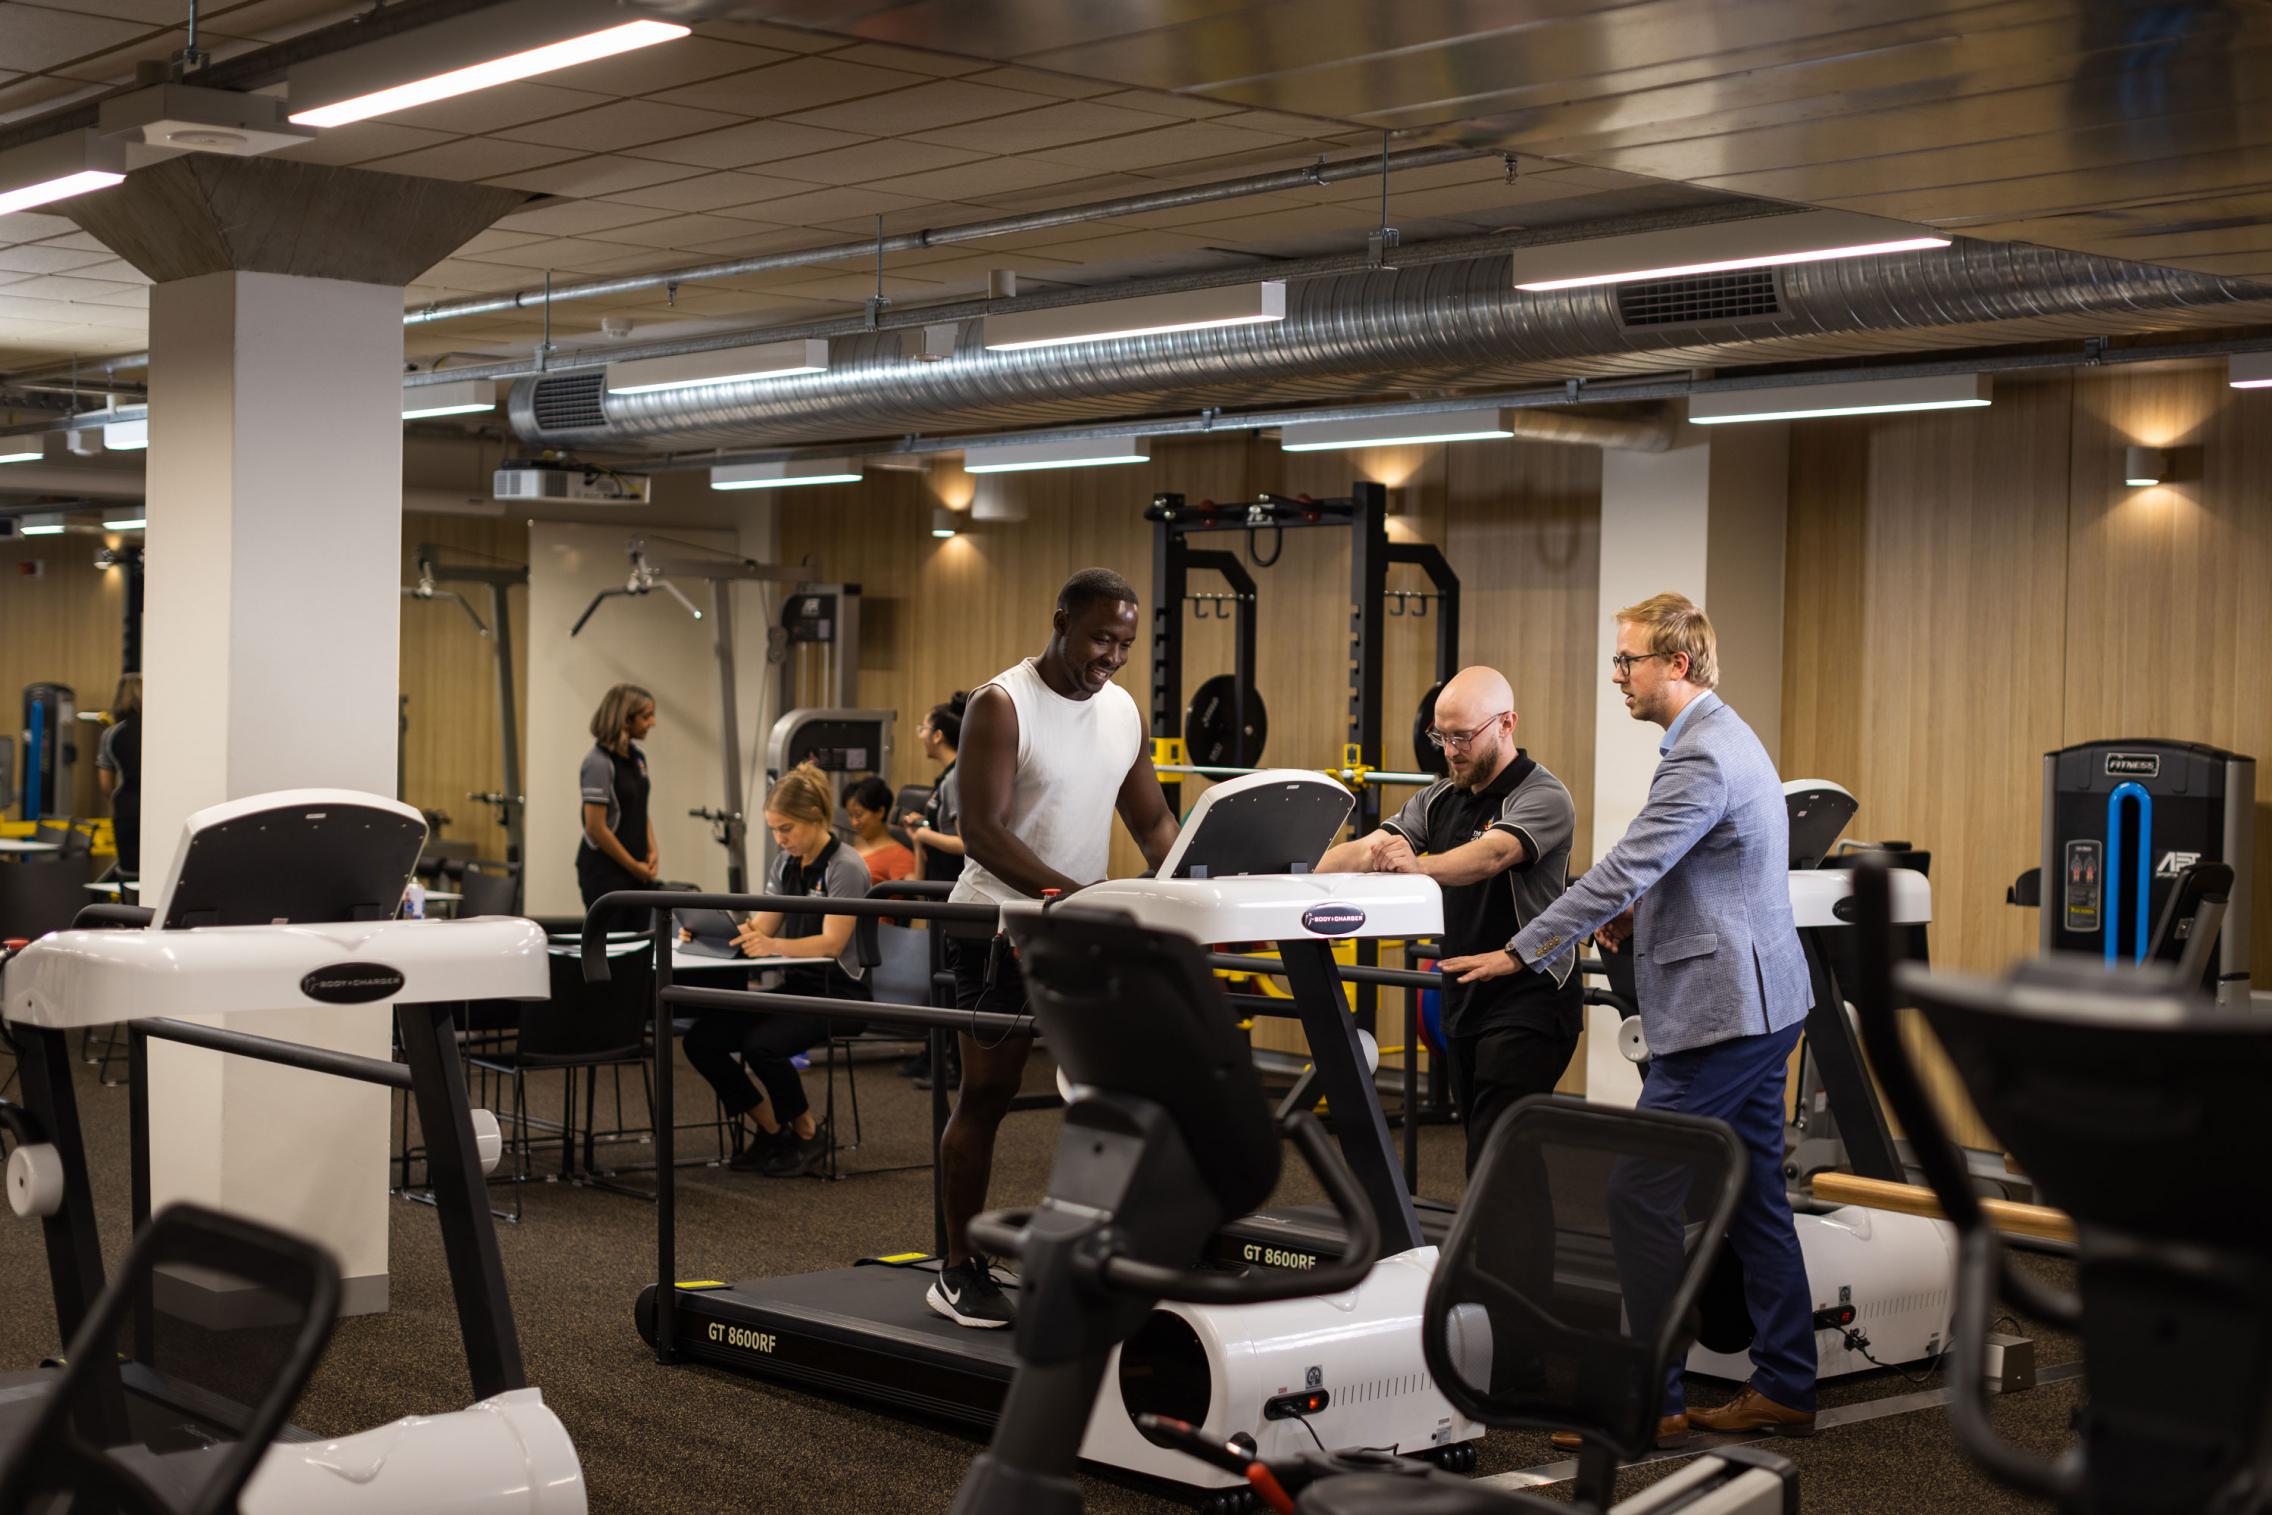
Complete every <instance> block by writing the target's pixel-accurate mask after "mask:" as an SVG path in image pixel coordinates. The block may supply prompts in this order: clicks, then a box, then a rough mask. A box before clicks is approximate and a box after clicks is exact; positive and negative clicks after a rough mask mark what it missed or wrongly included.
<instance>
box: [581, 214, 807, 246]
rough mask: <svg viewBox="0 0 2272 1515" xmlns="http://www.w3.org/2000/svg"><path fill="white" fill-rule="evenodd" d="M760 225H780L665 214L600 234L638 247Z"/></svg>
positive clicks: (693, 242)
mask: <svg viewBox="0 0 2272 1515" xmlns="http://www.w3.org/2000/svg"><path fill="white" fill-rule="evenodd" d="M761 229H767V230H772V229H779V228H768V227H766V226H765V225H764V223H761V222H755V221H729V220H727V219H726V218H725V217H723V216H666V217H664V218H662V219H661V220H656V221H649V222H646V223H645V224H643V225H634V226H615V227H610V228H608V229H607V230H606V231H604V232H601V233H598V234H597V235H598V236H599V237H600V238H601V239H603V240H605V241H608V242H627V243H631V244H633V245H635V246H638V247H677V248H688V247H696V246H699V245H701V244H702V243H704V242H715V241H717V240H719V239H720V238H723V237H731V236H735V235H737V234H740V233H747V232H750V231H753V230H761Z"/></svg>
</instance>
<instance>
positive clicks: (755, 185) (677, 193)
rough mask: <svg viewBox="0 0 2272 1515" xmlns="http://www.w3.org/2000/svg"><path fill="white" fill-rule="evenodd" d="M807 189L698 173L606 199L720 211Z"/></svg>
mask: <svg viewBox="0 0 2272 1515" xmlns="http://www.w3.org/2000/svg"><path fill="white" fill-rule="evenodd" d="M673 166H683V165H673ZM810 188H811V186H810V185H806V184H800V183H798V182H797V181H796V180H794V179H775V178H771V177H769V176H767V175H765V174H737V173H722V174H702V173H698V174H696V175H695V176H694V177H693V178H691V179H679V180H676V181H675V182H672V183H669V184H653V185H649V186H647V187H645V188H643V189H627V190H619V191H614V192H611V193H610V194H609V195H608V199H610V200H612V201H614V202H615V203H617V204H619V205H639V206H646V207H649V208H651V209H655V210H669V211H680V212H685V211H699V210H722V209H724V208H726V207H728V206H734V205H747V204H749V203H751V202H752V201H754V200H763V199H766V198H768V197H779V196H782V195H794V194H800V193H802V192H804V191H806V190H808V189H810Z"/></svg>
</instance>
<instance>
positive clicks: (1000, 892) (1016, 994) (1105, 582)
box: [928, 568, 1176, 1329]
mask: <svg viewBox="0 0 2272 1515" xmlns="http://www.w3.org/2000/svg"><path fill="white" fill-rule="evenodd" d="M1138 626H1139V622H1138V620H1137V616H1136V591H1135V590H1134V589H1132V588H1130V587H1129V584H1128V581H1127V580H1126V579H1124V578H1122V577H1121V576H1120V575H1119V574H1117V573H1113V572H1111V571H1110V570H1108V569H1103V568H1084V569H1082V570H1081V571H1080V572H1079V573H1077V574H1075V575H1073V577H1071V578H1070V579H1067V580H1066V581H1065V587H1064V588H1063V589H1061V590H1059V591H1058V592H1057V613H1056V615H1055V617H1054V618H1053V619H1052V621H1051V631H1050V637H1049V645H1048V646H1047V647H1045V648H1043V649H1042V652H1041V655H1040V656H1039V657H1032V658H1027V659H1026V660H1025V661H1023V662H1021V663H1019V664H1018V665H1017V666H1016V667H1015V668H1012V669H1010V670H1009V671H1008V672H1006V673H1004V674H1002V675H1001V676H1000V677H999V678H996V679H994V680H993V681H991V682H990V683H988V684H986V685H984V686H982V687H981V688H980V689H978V690H977V691H976V692H975V693H973V694H972V695H971V698H970V705H969V708H968V709H967V710H966V711H965V712H964V715H963V726H962V750H961V757H960V759H959V760H958V764H957V767H956V770H955V771H956V773H957V774H958V775H959V776H960V778H961V783H962V837H963V846H964V849H965V853H964V859H963V869H962V876H961V878H959V879H958V880H956V882H955V888H954V894H953V896H952V898H954V899H955V900H956V901H958V902H962V903H987V902H992V903H1001V902H1003V901H1006V900H1018V899H1034V898H1038V897H1040V895H1041V893H1042V892H1043V891H1044V890H1048V889H1057V890H1062V891H1064V892H1066V893H1068V894H1070V893H1071V892H1073V891H1074V890H1076V889H1079V888H1082V887H1084V886H1086V885H1089V884H1093V883H1095V882H1097V881H1098V880H1099V879H1101V878H1103V877H1104V876H1105V863H1106V858H1107V856H1108V854H1109V853H1110V851H1111V847H1112V817H1113V813H1114V812H1115V811H1118V812H1119V814H1120V818H1121V820H1122V821H1123V822H1125V823H1126V824H1127V827H1128V830H1129V834H1130V835H1131V836H1133V837H1134V838H1135V839H1136V843H1137V845H1138V846H1140V847H1142V848H1143V849H1144V856H1145V858H1146V859H1147V860H1148V861H1149V862H1150V863H1151V865H1152V866H1153V867H1155V868H1157V867H1158V866H1159V865H1160V863H1161V862H1162V861H1163V860H1164V859H1165V858H1166V857H1167V855H1168V850H1169V849H1170V848H1171V847H1173V846H1174V845H1175V836H1176V820H1175V813H1174V812H1173V811H1171V810H1170V809H1169V808H1168V800H1167V795H1166V794H1164V793H1163V792H1162V791H1161V789H1160V779H1159V775H1158V774H1156V773H1154V772H1153V771H1152V754H1151V744H1150V743H1149V742H1148V741H1146V740H1145V734H1144V718H1143V716H1142V715H1141V714H1140V713H1139V712H1138V711H1137V709H1136V702H1135V701H1134V700H1133V699H1130V698H1129V696H1128V691H1127V690H1125V689H1122V688H1121V687H1120V686H1119V685H1117V684H1115V683H1114V682H1113V681H1112V680H1113V676H1114V675H1115V674H1117V673H1119V672H1120V670H1121V668H1122V667H1123V666H1124V665H1125V664H1126V663H1127V662H1128V658H1129V654H1130V653H1131V652H1132V651H1133V650H1134V649H1135V646H1136V639H1137V635H1138ZM946 954H947V966H948V967H949V968H950V969H952V970H953V972H954V978H955V1004H956V1006H957V1007H958V1008H960V1009H964V1010H990V1011H1000V1012H1002V1013H1005V1014H1011V1015H1016V1014H1022V1013H1024V1011H1025V1008H1026V1003H1025V1000H1026V995H1025V980H1024V978H1023V976H1022V975H1021V974H1020V973H1019V971H1018V964H1017V959H1016V958H1014V957H1012V956H1011V955H1010V951H1009V947H1008V944H1007V943H1006V942H1003V941H1002V940H1001V939H1000V938H999V937H997V938H995V939H994V940H993V941H992V942H991V943H990V942H988V941H986V940H984V939H982V938H969V937H953V936H950V937H949V938H948V939H947V944H946ZM961 1041H962V1087H961V1090H960V1092H959V1093H958V1094H957V1095H956V1098H955V1110H954V1115H953V1116H952V1118H950V1119H949V1120H948V1122H947V1130H946V1135H945V1137H944V1139H943V1140H942V1143H941V1146H940V1151H939V1168H940V1189H941V1192H942V1194H943V1196H944V1203H945V1207H946V1212H947V1266H946V1268H945V1269H944V1270H943V1271H942V1272H941V1273H940V1274H939V1278H938V1281H937V1282H936V1283H934V1284H933V1285H932V1286H931V1291H930V1294H929V1296H928V1299H929V1302H930V1306H931V1308H932V1309H934V1310H936V1311H938V1312H939V1313H940V1314H941V1315H944V1316H946V1317H947V1318H948V1319H949V1320H951V1321H953V1322H955V1323H956V1324H957V1325H963V1326H974V1327H979V1328H982V1329H983V1328H990V1327H991V1328H999V1327H1002V1326H1006V1325H1009V1324H1010V1323H1011V1321H1012V1320H1013V1319H1014V1318H1015V1312H1014V1309H1013V1307H1012V1306H1011V1303H1010V1301H1009V1299H1008V1297H1007V1296H1006V1295H1004V1294H1003V1292H1002V1289H1001V1287H1000V1285H999V1284H998V1283H997V1282H996V1281H995V1279H994V1276H993V1274H992V1273H990V1272H989V1271H988V1269H987V1264H986V1259H984V1258H983V1257H978V1256H976V1255H975V1254H973V1253H972V1252H971V1250H970V1242H969V1238H968V1236H967V1234H966V1228H967V1227H968V1226H969V1224H970V1218H971V1217H972V1216H973V1215H976V1214H977V1213H978V1212H979V1211H981V1210H983V1209H985V1208H986V1185H987V1180H988V1178H989V1177H990V1176H991V1174H992V1170H993V1166H994V1133H995V1132H996V1130H997V1129H999V1128H1000V1126H1001V1124H1002V1117H1003V1116H1005V1115H1007V1114H1008V1113H1009V1109H1010V1101H1011V1099H1012V1097H1013V1096H1015V1095H1016V1094H1017V1092H1018V1088H1019V1085H1020V1083H1021V1082H1022V1081H1023V1077H1024V1074H1025V1066H1026V1054H1027V1053H1028V1052H1030V1051H1031V1050H1032V1049H1033V1039H1032V1038H1031V1037H1027V1036H1013V1037H1008V1038H1005V1039H1003V1040H1001V1041H998V1042H994V1043H985V1042H980V1041H978V1040H976V1039H974V1038H972V1037H970V1036H968V1035H965V1036H963V1037H962V1039H961Z"/></svg>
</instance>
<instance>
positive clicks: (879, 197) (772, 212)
mask: <svg viewBox="0 0 2272 1515" xmlns="http://www.w3.org/2000/svg"><path fill="white" fill-rule="evenodd" d="M797 188H799V189H801V190H803V191H804V193H802V194H792V195H784V196H781V197H779V198H777V199H772V200H760V201H758V202H757V203H755V204H753V205H744V206H741V207H739V208H737V209H734V210H730V211H727V212H725V214H727V215H730V216H732V217H733V218H734V219H735V220H737V221H743V220H746V221H769V222H771V223H772V224H774V225H775V226H825V225H827V224H828V223H829V222H831V221H842V220H844V219H845V218H846V217H848V216H875V215H882V214H886V213H889V212H891V211H903V210H911V209H915V208H917V207H921V206H927V205H933V204H936V203H937V197H936V196H930V197H925V196H920V195H903V194H892V193H889V192H887V191H884V190H878V189H872V188H869V187H867V186H865V185H856V186H847V187H842V188H838V189H812V188H810V187H808V186H806V185H798V186H797Z"/></svg>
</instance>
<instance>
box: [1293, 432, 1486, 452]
mask: <svg viewBox="0 0 2272 1515" xmlns="http://www.w3.org/2000/svg"><path fill="white" fill-rule="evenodd" d="M1513 435H1514V433H1513V432H1511V431H1439V432H1432V433H1429V434H1427V435H1424V436H1414V437H1357V438H1353V439H1351V440H1350V441H1347V442H1287V441H1283V440H1282V441H1280V442H1279V444H1278V450H1279V451H1280V452H1339V451H1342V450H1344V449H1346V448H1351V447H1408V446H1410V445H1411V444H1413V443H1415V442H1484V441H1489V440H1490V439H1492V438H1494V437H1511V436H1513Z"/></svg>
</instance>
